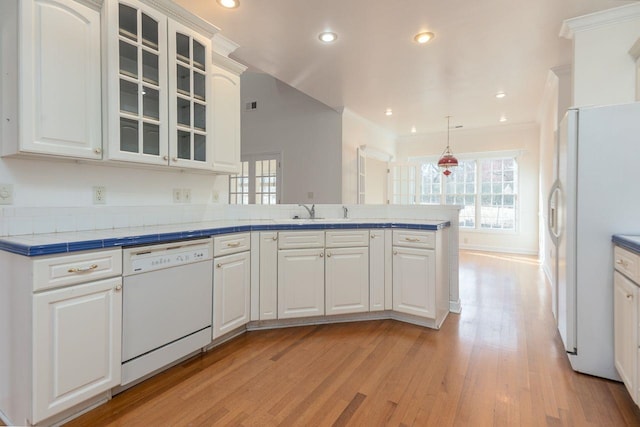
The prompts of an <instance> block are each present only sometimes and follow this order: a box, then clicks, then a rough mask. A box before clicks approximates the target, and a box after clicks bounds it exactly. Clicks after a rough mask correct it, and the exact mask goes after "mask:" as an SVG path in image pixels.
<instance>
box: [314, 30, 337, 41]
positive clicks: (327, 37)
mask: <svg viewBox="0 0 640 427" xmlns="http://www.w3.org/2000/svg"><path fill="white" fill-rule="evenodd" d="M318 38H319V39H320V41H323V42H325V43H332V42H334V41H336V40H337V39H338V35H337V34H336V33H332V32H331V31H325V32H324V33H320V34H318Z"/></svg>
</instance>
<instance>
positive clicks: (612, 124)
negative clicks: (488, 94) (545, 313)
mask: <svg viewBox="0 0 640 427" xmlns="http://www.w3.org/2000/svg"><path fill="white" fill-rule="evenodd" d="M554 167H555V175H556V176H555V178H556V180H555V182H554V184H553V186H552V188H551V191H550V194H549V203H548V206H549V212H548V218H549V224H548V228H549V234H550V235H551V240H552V241H553V242H554V244H555V251H554V252H555V260H554V263H553V264H554V270H555V271H554V273H553V276H554V280H553V282H554V283H552V292H553V294H552V295H553V298H552V309H553V313H554V316H555V318H556V322H557V325H558V330H559V331H560V335H561V337H562V341H563V343H564V347H565V350H566V352H567V353H568V356H569V361H570V362H571V366H572V367H573V369H574V370H576V371H579V372H583V373H586V374H590V375H596V376H599V377H604V378H609V379H614V380H619V377H618V374H617V373H616V370H615V367H614V359H613V246H612V243H611V236H612V235H613V234H640V102H636V103H630V104H621V105H609V106H600V107H585V108H579V109H570V110H568V111H567V113H566V115H565V117H564V119H563V120H562V122H561V124H560V129H559V131H558V138H557V145H556V159H555V162H554Z"/></svg>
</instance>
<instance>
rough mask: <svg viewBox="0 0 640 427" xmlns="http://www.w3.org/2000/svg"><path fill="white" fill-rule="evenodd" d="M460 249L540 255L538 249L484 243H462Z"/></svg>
mask: <svg viewBox="0 0 640 427" xmlns="http://www.w3.org/2000/svg"><path fill="white" fill-rule="evenodd" d="M460 249H462V250H465V251H482V252H500V253H505V254H517V255H538V251H537V250H533V249H526V248H503V247H496V246H483V245H465V244H462V243H461V244H460Z"/></svg>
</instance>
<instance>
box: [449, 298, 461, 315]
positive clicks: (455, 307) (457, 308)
mask: <svg viewBox="0 0 640 427" xmlns="http://www.w3.org/2000/svg"><path fill="white" fill-rule="evenodd" d="M449 312H451V313H455V314H460V313H462V303H461V302H460V298H458V301H449Z"/></svg>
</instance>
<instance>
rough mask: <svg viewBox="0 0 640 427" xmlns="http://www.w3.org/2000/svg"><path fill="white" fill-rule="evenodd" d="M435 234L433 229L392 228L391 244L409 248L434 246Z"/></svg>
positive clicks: (429, 247)
mask: <svg viewBox="0 0 640 427" xmlns="http://www.w3.org/2000/svg"><path fill="white" fill-rule="evenodd" d="M435 242H436V234H435V233H434V232H433V231H413V230H393V246H406V247H409V248H427V249H431V248H434V247H435Z"/></svg>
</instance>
